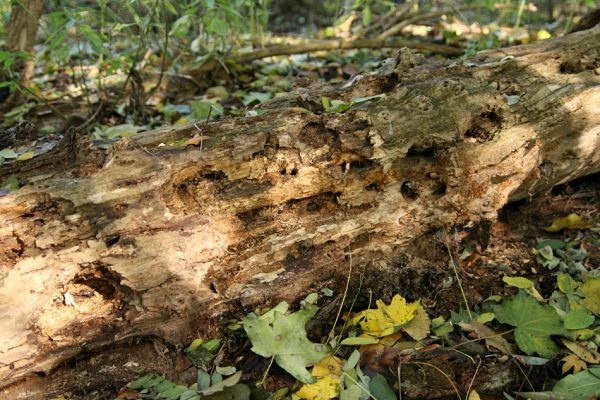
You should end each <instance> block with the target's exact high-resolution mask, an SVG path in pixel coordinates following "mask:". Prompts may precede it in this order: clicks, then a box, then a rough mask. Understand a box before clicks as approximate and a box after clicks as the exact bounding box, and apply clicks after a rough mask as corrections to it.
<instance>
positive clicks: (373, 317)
mask: <svg viewBox="0 0 600 400" xmlns="http://www.w3.org/2000/svg"><path fill="white" fill-rule="evenodd" d="M418 308H419V302H418V301H417V302H414V303H410V304H408V303H407V302H406V299H404V297H402V296H400V295H399V294H397V295H395V296H394V298H393V299H392V302H391V303H390V304H389V305H387V304H385V303H384V302H383V301H382V300H377V308H376V309H369V310H365V311H361V312H360V313H358V314H357V315H356V316H355V317H354V318H353V319H352V320H351V321H350V323H351V324H352V325H356V324H359V325H360V327H361V329H362V330H363V332H365V333H367V334H369V335H371V336H376V337H383V336H388V335H391V334H392V333H394V332H396V331H397V330H398V328H400V327H401V326H402V325H404V324H406V323H407V322H410V321H411V320H412V319H413V318H415V315H416V313H417V309H418Z"/></svg>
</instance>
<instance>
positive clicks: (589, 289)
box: [579, 278, 600, 315]
mask: <svg viewBox="0 0 600 400" xmlns="http://www.w3.org/2000/svg"><path fill="white" fill-rule="evenodd" d="M579 290H580V291H581V293H582V294H583V296H584V299H583V300H582V301H581V302H582V303H583V305H584V306H585V308H587V309H588V310H590V311H591V312H593V313H594V314H596V315H600V278H589V279H588V280H587V281H585V282H583V284H582V285H581V286H580V287H579Z"/></svg>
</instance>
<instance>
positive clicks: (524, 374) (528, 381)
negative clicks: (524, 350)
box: [513, 359, 535, 392]
mask: <svg viewBox="0 0 600 400" xmlns="http://www.w3.org/2000/svg"><path fill="white" fill-rule="evenodd" d="M513 361H514V359H513ZM514 362H515V364H516V365H517V368H519V371H521V373H522V374H523V376H524V377H525V380H526V381H527V383H528V384H529V387H530V388H531V390H532V391H534V392H535V389H534V388H533V384H532V383H531V381H530V380H529V377H528V376H527V374H526V373H525V371H523V368H521V366H520V365H519V362H518V361H514ZM522 387H523V384H521V388H522ZM521 388H519V392H520V391H521Z"/></svg>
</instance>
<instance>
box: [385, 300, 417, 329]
mask: <svg viewBox="0 0 600 400" xmlns="http://www.w3.org/2000/svg"><path fill="white" fill-rule="evenodd" d="M377 307H378V308H379V309H381V310H383V312H385V313H386V314H387V315H388V316H389V317H390V319H391V320H392V322H394V323H395V324H396V325H404V324H405V323H407V322H408V321H410V320H412V319H413V318H414V317H415V314H416V313H417V308H418V307H419V302H418V301H417V302H414V303H412V304H406V300H405V299H404V297H402V296H400V295H399V294H397V295H395V296H394V298H393V299H392V302H391V303H390V305H389V306H388V305H386V304H385V303H384V302H383V301H381V300H377Z"/></svg>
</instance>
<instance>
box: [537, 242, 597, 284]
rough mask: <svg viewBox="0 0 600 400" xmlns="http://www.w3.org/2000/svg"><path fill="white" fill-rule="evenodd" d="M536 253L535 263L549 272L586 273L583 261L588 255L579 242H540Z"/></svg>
mask: <svg viewBox="0 0 600 400" xmlns="http://www.w3.org/2000/svg"><path fill="white" fill-rule="evenodd" d="M536 252H537V261H538V262H539V263H540V264H541V265H543V266H544V267H546V268H548V269H550V270H553V269H556V268H557V269H558V270H559V271H560V272H564V273H568V274H571V275H575V274H578V273H581V272H585V271H586V269H585V267H584V265H583V261H584V260H585V258H586V257H587V254H588V253H587V251H586V250H585V248H583V246H581V242H580V241H579V240H570V241H562V240H540V241H538V243H537V246H536Z"/></svg>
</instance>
